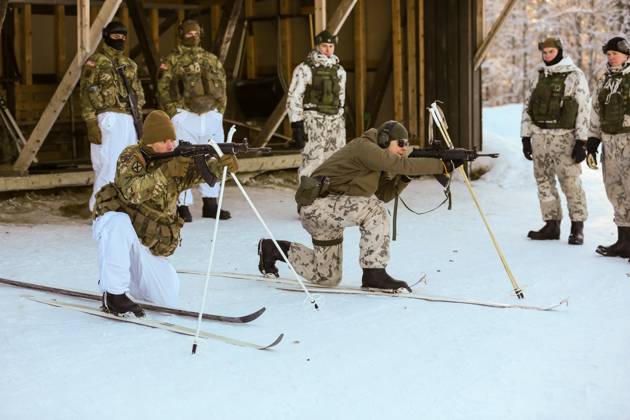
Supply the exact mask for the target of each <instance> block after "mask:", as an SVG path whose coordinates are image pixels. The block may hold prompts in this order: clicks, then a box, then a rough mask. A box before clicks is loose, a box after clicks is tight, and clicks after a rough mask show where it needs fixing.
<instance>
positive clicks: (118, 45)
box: [103, 20, 127, 51]
mask: <svg viewBox="0 0 630 420" xmlns="http://www.w3.org/2000/svg"><path fill="white" fill-rule="evenodd" d="M111 34H123V35H125V36H127V28H125V25H123V24H122V23H120V22H118V21H117V20H113V21H111V22H109V23H108V24H107V26H106V27H105V28H103V41H104V42H105V44H106V45H108V46H110V47H112V48H113V49H115V50H118V51H122V50H124V49H125V41H124V40H122V39H111V38H110V37H109V36H110V35H111Z"/></svg>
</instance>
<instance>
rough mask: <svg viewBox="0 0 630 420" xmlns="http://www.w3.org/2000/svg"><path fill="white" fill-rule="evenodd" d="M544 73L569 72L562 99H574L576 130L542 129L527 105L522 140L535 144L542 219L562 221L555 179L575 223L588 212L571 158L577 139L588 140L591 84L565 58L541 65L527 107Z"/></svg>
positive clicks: (571, 62) (532, 85)
mask: <svg viewBox="0 0 630 420" xmlns="http://www.w3.org/2000/svg"><path fill="white" fill-rule="evenodd" d="M541 71H542V72H543V75H544V74H552V73H568V75H567V76H566V78H565V79H564V93H563V96H562V97H563V98H565V97H568V98H572V100H573V101H574V103H575V104H577V115H576V117H575V128H574V129H568V128H542V127H538V126H537V125H536V124H534V122H533V121H532V119H531V117H530V112H529V110H528V106H527V105H526V106H525V107H523V114H522V119H521V137H530V138H531V141H532V152H533V153H532V159H533V161H534V178H535V179H536V184H537V185H538V201H539V203H540V210H541V213H542V218H543V220H545V221H546V220H561V219H562V208H561V205H560V196H559V194H558V189H557V187H556V178H557V179H558V181H559V182H560V187H561V189H562V192H564V194H565V196H566V198H567V206H568V208H569V217H570V218H571V220H572V221H576V222H577V221H584V220H586V218H587V215H588V211H587V207H586V194H585V193H584V190H583V189H582V183H581V181H580V175H581V173H582V169H581V166H580V164H578V163H575V161H574V160H573V158H572V157H571V152H572V151H573V146H574V145H575V141H576V140H586V139H587V138H588V130H589V110H590V102H589V101H590V98H589V89H588V82H587V81H586V77H585V76H584V73H583V72H582V70H580V69H579V68H578V67H577V66H576V65H575V64H574V63H573V60H571V58H570V57H568V56H565V57H564V58H563V59H562V60H560V62H558V63H557V64H554V65H551V66H545V65H544V64H541V65H540V66H539V67H538V68H537V71H536V75H535V77H533V78H532V79H531V83H530V86H529V90H528V92H527V95H526V100H525V103H526V104H530V98H531V95H532V91H533V90H534V89H535V87H536V85H537V83H538V79H539V77H540V76H539V72H541Z"/></svg>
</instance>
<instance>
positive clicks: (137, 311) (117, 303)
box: [101, 292, 144, 318]
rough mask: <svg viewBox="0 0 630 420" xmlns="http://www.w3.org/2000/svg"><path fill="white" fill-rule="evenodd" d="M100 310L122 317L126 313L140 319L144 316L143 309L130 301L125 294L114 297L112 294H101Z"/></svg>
mask: <svg viewBox="0 0 630 420" xmlns="http://www.w3.org/2000/svg"><path fill="white" fill-rule="evenodd" d="M102 303H103V306H102V308H101V309H102V310H103V312H107V313H110V314H114V315H123V314H126V313H127V312H133V314H134V315H135V316H136V317H138V318H142V317H143V316H144V309H142V307H141V306H140V305H138V304H137V303H135V302H134V301H132V300H131V299H129V298H128V297H127V295H126V294H124V293H123V294H121V295H114V294H112V293H108V292H105V293H103V299H102Z"/></svg>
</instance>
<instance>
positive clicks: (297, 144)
mask: <svg viewBox="0 0 630 420" xmlns="http://www.w3.org/2000/svg"><path fill="white" fill-rule="evenodd" d="M291 130H292V131H293V136H292V138H293V139H292V140H291V142H290V143H289V144H290V145H291V147H293V148H295V149H303V148H304V144H305V143H306V142H307V141H308V137H306V132H305V131H304V121H295V122H292V123H291Z"/></svg>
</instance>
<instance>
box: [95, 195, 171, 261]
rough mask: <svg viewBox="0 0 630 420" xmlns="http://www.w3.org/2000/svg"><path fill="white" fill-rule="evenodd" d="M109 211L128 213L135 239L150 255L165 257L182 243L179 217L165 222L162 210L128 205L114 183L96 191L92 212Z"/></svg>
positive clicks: (96, 213) (100, 214)
mask: <svg viewBox="0 0 630 420" xmlns="http://www.w3.org/2000/svg"><path fill="white" fill-rule="evenodd" d="M108 211H118V212H122V213H127V215H129V218H130V219H131V224H132V225H133V228H134V230H135V231H136V234H137V235H138V239H140V242H142V244H143V245H145V246H146V247H147V248H149V249H150V250H151V253H152V254H153V255H158V256H165V257H168V256H169V255H171V254H173V252H175V249H177V247H178V246H179V244H180V243H181V236H180V230H181V228H182V226H184V220H183V219H182V218H181V217H179V216H176V219H175V220H173V221H171V222H166V221H165V220H164V214H163V213H160V212H158V211H156V210H153V209H151V208H149V207H147V206H142V205H140V206H136V205H133V204H129V203H127V202H126V201H125V199H124V198H123V196H122V194H121V193H120V192H119V191H118V189H117V188H116V186H115V185H114V184H113V183H109V184H107V185H105V186H104V187H103V188H101V190H100V191H99V192H98V193H97V194H96V205H95V206H94V213H95V215H97V216H102V215H103V214H105V213H107V212H108Z"/></svg>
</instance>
